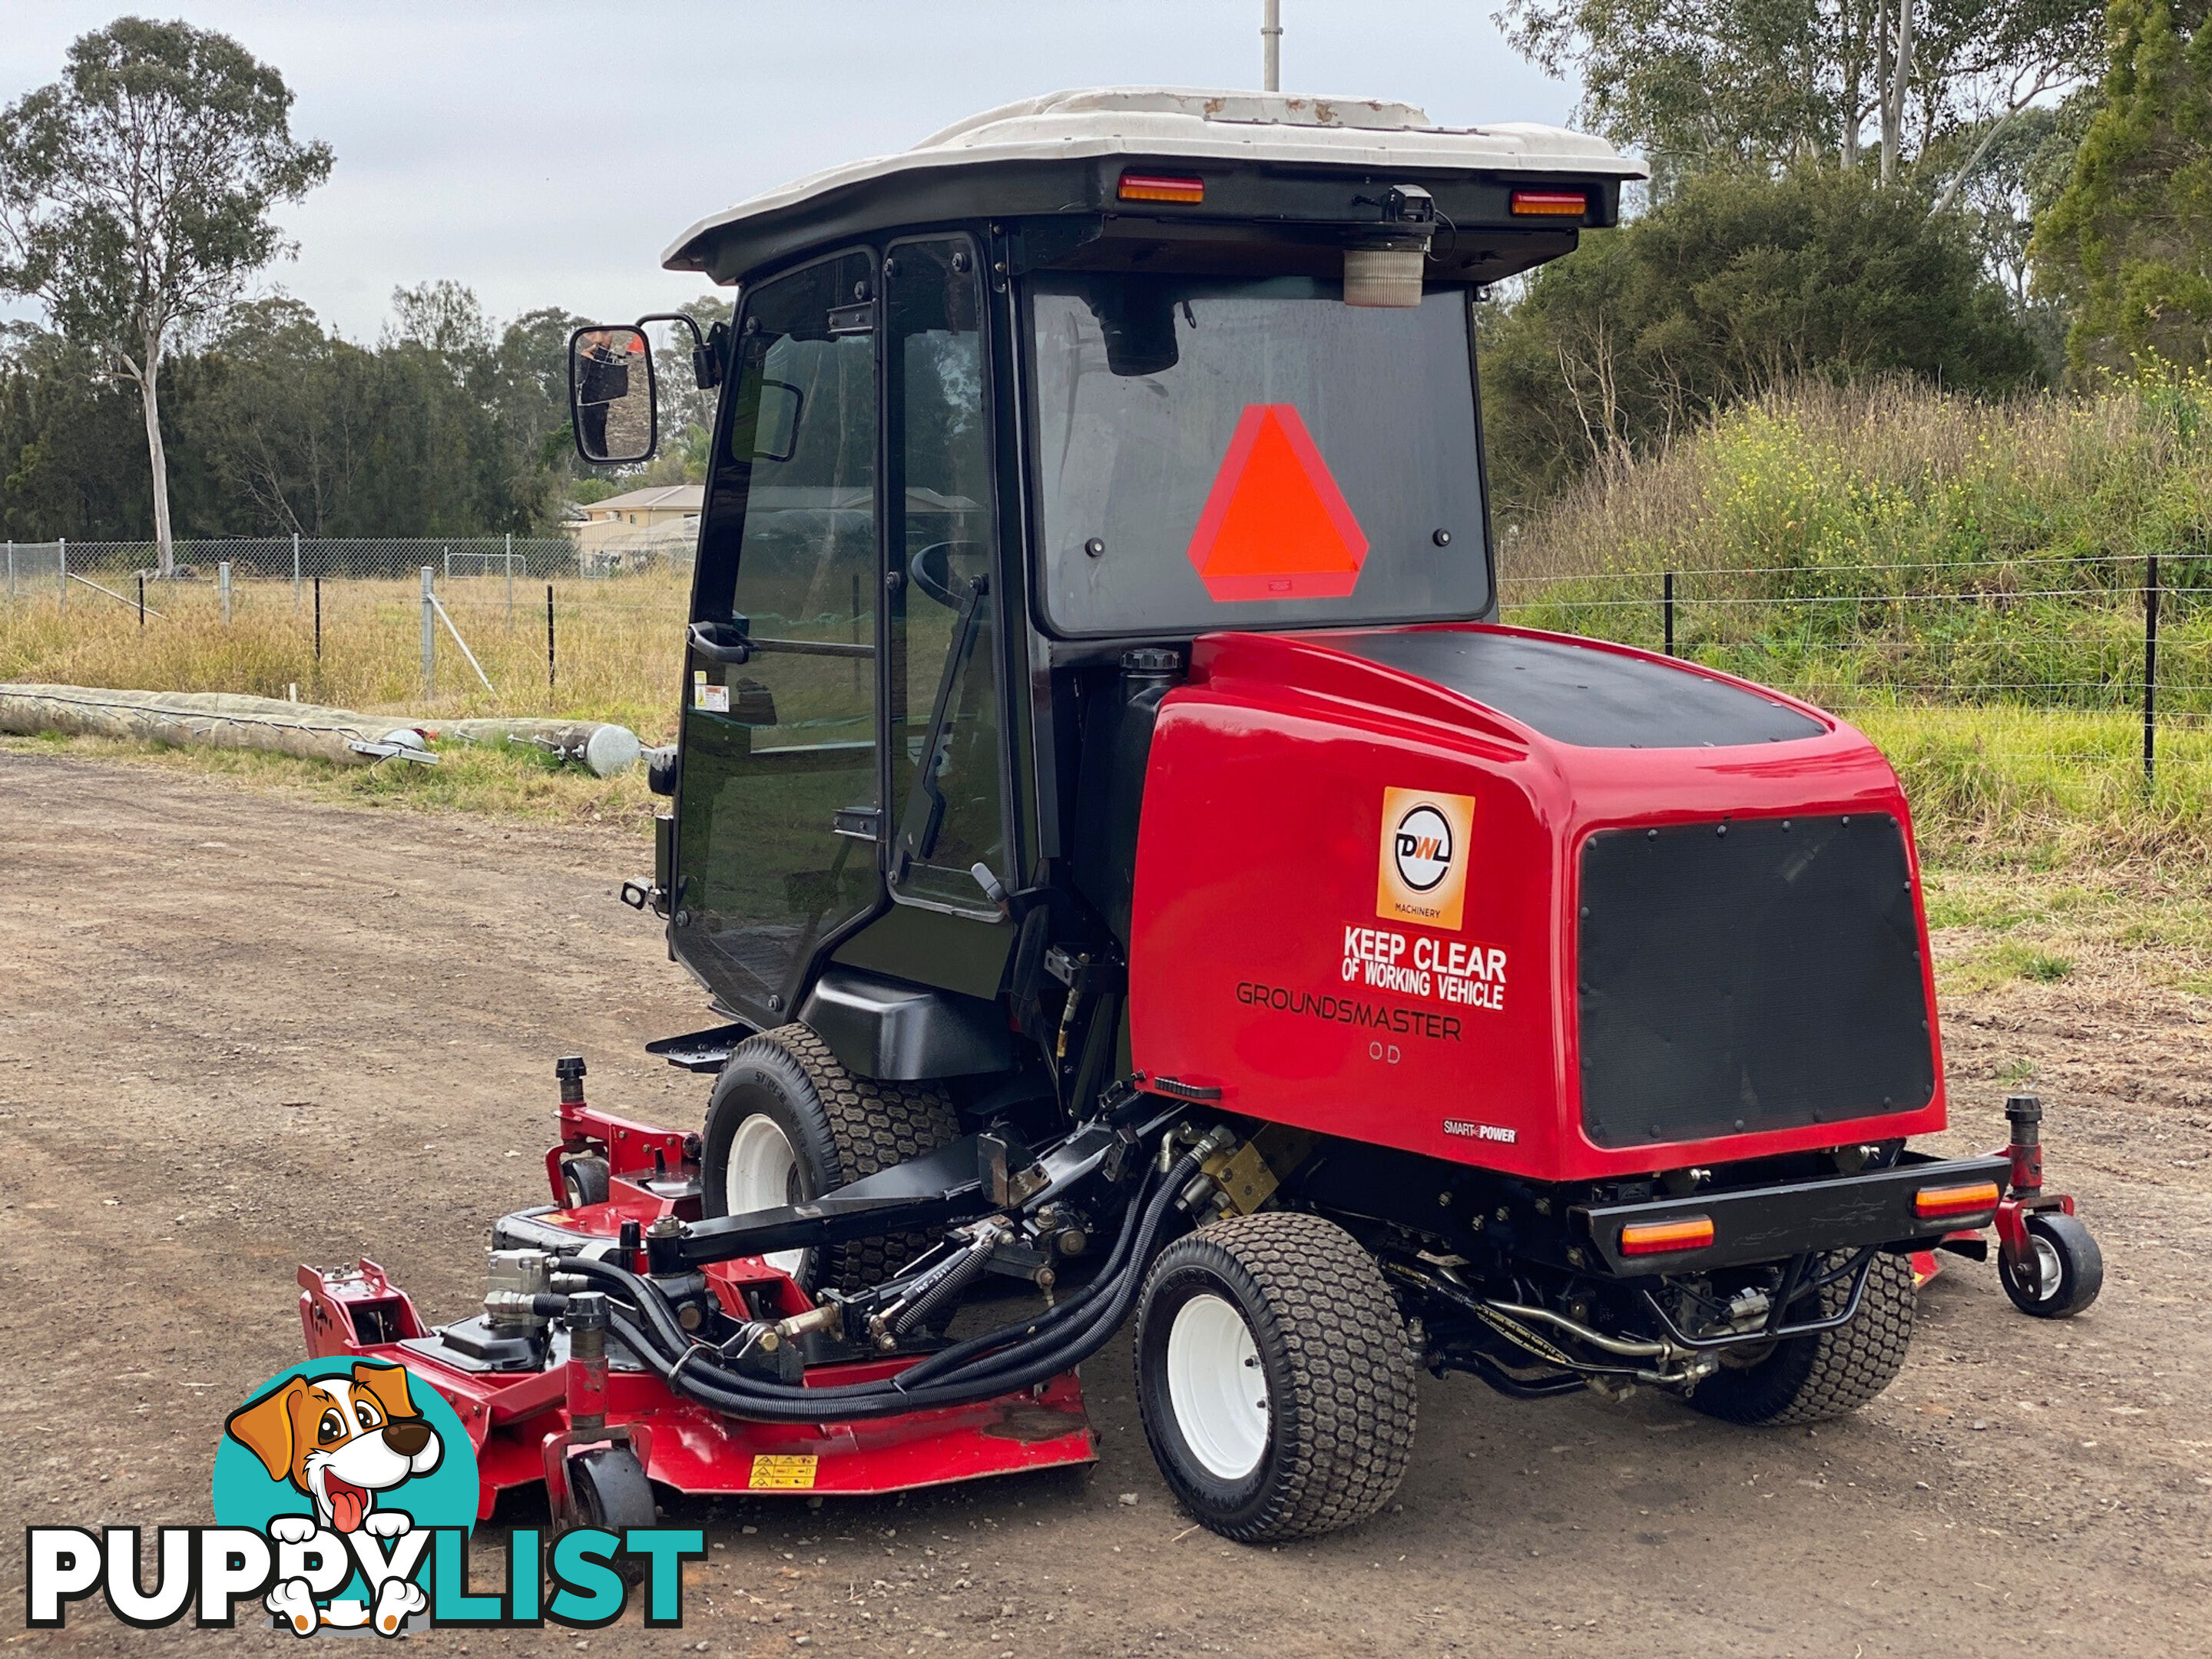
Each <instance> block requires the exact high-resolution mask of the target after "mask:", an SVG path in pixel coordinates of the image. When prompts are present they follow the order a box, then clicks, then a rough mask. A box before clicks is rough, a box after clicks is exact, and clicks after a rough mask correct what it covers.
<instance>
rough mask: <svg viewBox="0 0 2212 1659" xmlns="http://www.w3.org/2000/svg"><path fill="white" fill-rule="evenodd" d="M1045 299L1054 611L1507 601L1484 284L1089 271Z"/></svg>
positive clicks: (1447, 608) (1083, 619)
mask: <svg viewBox="0 0 2212 1659" xmlns="http://www.w3.org/2000/svg"><path fill="white" fill-rule="evenodd" d="M1027 299H1028V307H1029V325H1030V343H1031V351H1030V390H1031V403H1030V408H1031V411H1032V418H1033V420H1034V422H1035V431H1034V442H1035V448H1036V457H1037V471H1038V474H1039V483H1040V486H1041V495H1042V509H1043V511H1042V525H1043V540H1044V563H1045V568H1044V572H1043V580H1042V592H1043V597H1044V604H1045V612H1046V617H1047V619H1048V621H1049V623H1051V625H1052V626H1053V628H1054V629H1055V630H1056V631H1058V632H1060V633H1062V634H1069V635H1114V634H1131V633H1191V632H1198V631H1202V630H1205V629H1216V628H1255V627H1257V628H1276V627H1285V626H1303V625H1311V624H1314V623H1322V624H1343V623H1379V622H1400V621H1415V620H1432V619H1438V618H1453V617H1474V616H1479V615H1480V614H1481V613H1482V612H1483V611H1486V609H1487V608H1488V607H1489V604H1490V571H1489V561H1488V560H1487V558H1486V556H1485V548H1484V544H1485V540H1486V534H1485V530H1486V527H1485V523H1484V518H1483V506H1482V483H1481V466H1480V454H1479V449H1478V443H1477V440H1476V436H1475V416H1474V360H1473V357H1472V355H1471V352H1470V349H1469V346H1470V343H1469V339H1468V292H1467V290H1465V289H1438V290H1435V291H1432V292H1431V293H1430V294H1429V295H1427V296H1426V297H1425V298H1424V299H1423V301H1421V303H1420V305H1419V307H1405V308H1402V309H1381V308H1370V307H1353V306H1347V305H1345V304H1344V303H1342V301H1341V299H1340V286H1339V284H1337V283H1334V282H1322V281H1316V280H1313V279H1310V278H1307V277H1279V278H1273V279H1270V280H1266V281H1260V282H1250V281H1234V280H1224V279H1218V278H1206V277H1180V276H1176V277H1161V276H1127V275H1121V274H1107V273H1078V274H1066V275H1053V276H1042V277H1039V278H1036V279H1035V280H1033V281H1032V282H1031V283H1030V285H1029V289H1028V295H1027Z"/></svg>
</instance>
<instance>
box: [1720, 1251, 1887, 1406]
mask: <svg viewBox="0 0 2212 1659" xmlns="http://www.w3.org/2000/svg"><path fill="white" fill-rule="evenodd" d="M1842 1261H1844V1257H1843V1256H1842V1255H1831V1256H1829V1257H1828V1258H1827V1261H1826V1265H1827V1266H1828V1267H1836V1266H1838V1265H1840V1264H1841V1262H1842ZM1849 1297H1850V1280H1849V1279H1844V1280H1842V1281H1840V1282H1838V1283H1837V1284H1834V1285H1829V1286H1828V1287H1826V1289H1825V1290H1823V1291H1821V1292H1820V1310H1821V1316H1822V1317H1824V1318H1825V1317H1828V1316H1832V1315H1834V1314H1838V1313H1841V1312H1842V1311H1843V1310H1844V1303H1845V1302H1846V1300H1847V1299H1848V1298H1849ZM1798 1305H1799V1306H1800V1307H1802V1305H1803V1304H1802V1303H1800V1304H1798ZM1916 1306H1917V1292H1916V1291H1915V1290H1914V1289H1913V1284H1912V1262H1911V1258H1910V1257H1907V1256H1902V1255H1891V1254H1890V1253H1889V1252H1888V1251H1887V1250H1880V1251H1876V1252H1875V1258H1874V1265H1873V1266H1872V1267H1870V1268H1869V1269H1868V1272H1867V1284H1866V1297H1865V1299H1864V1300H1863V1301H1862V1302H1861V1303H1860V1304H1859V1311H1858V1316H1857V1318H1855V1319H1853V1320H1852V1321H1851V1322H1850V1324H1848V1325H1844V1326H1842V1327H1840V1328H1838V1329H1836V1330H1832V1331H1822V1332H1820V1334H1818V1335H1815V1336H1793V1337H1790V1338H1787V1339H1785V1340H1783V1341H1780V1342H1776V1343H1773V1344H1771V1345H1769V1346H1763V1347H1752V1348H1723V1350H1722V1351H1721V1368H1720V1370H1717V1371H1715V1372H1714V1373H1713V1374H1712V1375H1711V1376H1709V1377H1707V1378H1706V1379H1705V1381H1704V1382H1702V1383H1699V1384H1698V1386H1697V1388H1696V1389H1695V1390H1694V1391H1693V1392H1692V1394H1691V1395H1690V1404H1691V1405H1692V1406H1693V1407H1696V1408H1697V1409H1698V1410H1699V1411H1701V1412H1703V1413H1705V1415H1706V1416H1708V1417H1717V1418H1720V1419H1723V1421H1725V1422H1729V1423H1741V1424H1744V1425H1748V1426H1750V1427H1753V1428H1784V1427H1787V1426H1789V1425H1792V1424H1796V1423H1821V1422H1826V1420H1827V1419H1829V1418H1832V1417H1841V1416H1843V1415H1844V1413H1847V1412H1855V1411H1857V1409H1858V1408H1859V1407H1862V1406H1863V1405H1865V1404H1866V1402H1867V1401H1869V1400H1871V1399H1873V1398H1874V1397H1875V1395H1878V1394H1880V1393H1881V1391H1882V1390H1883V1389H1886V1388H1887V1387H1888V1386H1889V1385H1890V1382H1891V1380H1892V1379H1893V1378H1894V1377H1895V1376H1896V1375H1897V1373H1898V1370H1899V1368H1900V1367H1901V1366H1902V1365H1903V1364H1905V1349H1906V1348H1907V1347H1908V1346H1911V1341H1912V1315H1913V1311H1914V1309H1915V1307H1916ZM1800 1317H1802V1316H1800Z"/></svg>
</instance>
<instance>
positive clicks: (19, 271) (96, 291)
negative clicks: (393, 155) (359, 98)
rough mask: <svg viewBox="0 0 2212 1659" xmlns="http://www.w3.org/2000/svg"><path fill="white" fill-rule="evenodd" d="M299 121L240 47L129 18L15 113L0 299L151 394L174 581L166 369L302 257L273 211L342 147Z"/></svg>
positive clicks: (3, 189)
mask: <svg viewBox="0 0 2212 1659" xmlns="http://www.w3.org/2000/svg"><path fill="white" fill-rule="evenodd" d="M291 107H292V93H291V91H290V89H289V88H287V87H286V86H285V84H284V78H283V76H282V75H280V74H279V73H278V72H277V71H276V69H275V68H273V67H272V66H270V64H264V63H263V62H261V61H260V60H258V58H254V57H253V56H252V53H250V52H247V51H246V48H245V47H243V46H240V45H239V43H238V42H237V41H235V40H232V39H231V38H230V37H229V36H228V35H225V34H220V33H215V32H213V31H211V30H207V29H199V28H195V27H192V26H191V24H189V23H182V22H153V21H148V20H146V19H143V18H137V17H125V18H121V19H118V21H115V22H113V23H112V24H110V25H109V26H108V27H106V28H104V29H97V30H94V31H93V32H92V33H88V34H85V35H81V36H80V37H78V39H77V40H76V41H75V42H74V43H73V44H72V45H71V46H70V49H69V56H68V59H67V63H66V65H65V67H64V70H63V74H62V77H61V79H59V80H58V81H56V82H52V84H50V85H47V86H44V87H40V88H37V89H36V90H35V91H33V92H30V93H27V94H24V95H23V96H22V97H21V98H19V99H17V100H15V102H14V103H12V104H10V105H9V106H7V108H6V109H5V110H4V111H0V289H6V290H8V291H9V292H12V293H15V294H18V295H27V296H30V297H33V298H35V299H36V300H38V301H40V303H41V304H43V305H44V307H46V312H47V313H48V315H49V316H50V317H51V319H52V321H53V324H54V325H55V326H56V327H57V328H58V329H59V330H60V331H62V332H63V333H64V335H66V336H68V337H70V339H71V340H73V341H76V342H77V343H81V344H82V345H85V346H88V347H89V348H91V349H93V350H94V351H95V352H96V353H97V354H98V357H99V360H100V362H101V363H102V368H103V371H104V372H106V373H108V374H116V375H119V376H120V377H121V378H122V379H124V380H126V381H127V382H129V383H130V384H131V386H134V387H135V388H136V389H137V393H138V401H139V405H140V412H141V414H142V415H143V418H144V422H145V428H146V449H147V458H148V461H149V470H150V473H151V477H152V482H153V495H154V503H153V504H154V535H155V543H156V544H157V547H158V555H157V557H158V562H159V566H160V568H161V572H162V574H165V575H166V574H169V573H170V572H171V571H172V570H173V568H174V562H175V555H174V551H173V539H174V538H173V532H172V527H171V523H170V513H169V477H168V471H169V470H168V460H167V453H166V452H165V450H164V448H163V446H162V437H161V370H162V367H163V364H164V362H165V361H166V360H167V357H168V356H170V354H171V353H172V352H173V351H174V350H176V349H178V347H179V345H180V344H182V343H185V342H186V341H188V340H190V339H191V337H193V336H194V335H195V334H196V333H197V332H199V331H204V330H206V329H207V328H209V327H210V325H213V324H215V323H216V322H217V321H219V320H220V319H222V316H223V315H224V313H226V312H227V311H228V309H229V308H230V307H231V306H232V305H233V304H234V302H235V301H237V300H238V298H239V296H240V294H241V293H242V292H243V290H244V289H245V286H246V282H247V280H248V279H249V278H250V277H251V276H252V275H253V274H254V273H255V272H256V271H258V270H262V269H263V268H264V267H265V266H267V265H268V264H270V262H271V261H272V260H274V259H276V258H278V257H279V256H280V255H283V254H286V253H289V252H290V248H289V245H288V244H287V243H286V242H285V240H284V239H283V233H282V232H281V231H280V230H279V229H278V228H277V227H276V224H275V223H274V222H272V221H271V219H270V213H271V211H272V210H274V209H275V208H276V206H278V205H279V204H283V203H287V202H296V201H298V200H299V199H301V197H303V196H305V195H306V194H307V191H310V190H312V189H313V188H314V187H315V186H316V185H319V184H320V183H321V182H322V181H323V180H324V179H326V178H327V177H328V176H329V175H330V170H331V149H330V146H329V145H327V144H325V143H319V142H315V141H305V142H303V141H301V140H300V139H296V138H295V137H293V135H292V131H291Z"/></svg>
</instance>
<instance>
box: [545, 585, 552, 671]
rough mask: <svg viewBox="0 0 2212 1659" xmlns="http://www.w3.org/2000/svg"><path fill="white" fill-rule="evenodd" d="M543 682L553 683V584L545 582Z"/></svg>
mask: <svg viewBox="0 0 2212 1659" xmlns="http://www.w3.org/2000/svg"><path fill="white" fill-rule="evenodd" d="M545 684H548V685H550V684H553V584H552V583H551V582H548V583H546V584H545Z"/></svg>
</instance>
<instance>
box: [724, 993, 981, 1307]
mask: <svg viewBox="0 0 2212 1659" xmlns="http://www.w3.org/2000/svg"><path fill="white" fill-rule="evenodd" d="M761 1035H762V1036H763V1038H765V1039H766V1040H767V1041H769V1042H774V1043H775V1044H776V1045H777V1046H779V1047H780V1048H782V1049H783V1050H784V1052H785V1053H787V1054H789V1055H790V1056H791V1057H792V1059H793V1060H795V1061H797V1062H798V1065H799V1070H801V1071H802V1072H804V1073H805V1074H806V1080H807V1083H808V1085H809V1086H811V1088H812V1089H813V1091H814V1097H815V1098H816V1099H817V1101H819V1102H820V1103H821V1106H822V1112H823V1116H824V1117H826V1118H827V1119H828V1120H829V1137H830V1140H831V1142H832V1144H833V1145H834V1146H836V1151H837V1158H838V1162H839V1165H840V1167H839V1168H838V1169H837V1170H835V1171H834V1172H832V1183H831V1184H832V1185H833V1186H843V1185H845V1184H847V1183H848V1182H854V1181H858V1180H860V1178H861V1177H862V1176H872V1175H874V1174H876V1173H877V1172H878V1171H879V1170H888V1169H890V1167H891V1166H892V1165H893V1164H902V1163H904V1162H905V1161H906V1160H907V1159H908V1158H919V1157H921V1155H922V1154H923V1153H925V1152H935V1151H937V1150H938V1149H939V1147H941V1146H948V1145H950V1144H951V1142H952V1141H954V1140H957V1139H959V1137H960V1113H959V1110H958V1109H957V1107H955V1106H954V1105H953V1103H952V1096H951V1093H950V1092H949V1091H947V1090H946V1089H945V1085H943V1084H941V1083H881V1082H878V1081H876V1080H875V1079H871V1078H862V1077H854V1075H853V1074H852V1073H850V1072H848V1071H847V1070H846V1069H845V1066H844V1063H843V1062H842V1060H839V1059H838V1058H837V1056H836V1054H832V1053H830V1051H829V1044H828V1043H826V1042H823V1040H822V1039H821V1038H820V1037H819V1036H817V1035H816V1034H815V1032H814V1031H813V1030H811V1028H810V1027H808V1026H805V1025H802V1024H799V1023H798V1022H797V1021H795V1020H794V1021H793V1022H792V1023H791V1024H787V1025H779V1026H776V1027H775V1029H774V1030H769V1031H764V1032H763V1033H762V1034H761ZM931 1242H932V1241H931V1240H930V1239H929V1238H928V1237H926V1236H924V1235H921V1234H917V1233H893V1234H887V1235H884V1236H883V1237H877V1238H862V1239H853V1240H848V1242H847V1243H843V1244H841V1245H832V1246H831V1247H829V1249H828V1250H826V1251H825V1252H824V1253H823V1261H824V1265H823V1273H822V1275H821V1277H822V1280H823V1283H824V1284H834V1285H836V1286H837V1288H838V1289H840V1290H843V1291H859V1290H864V1289H866V1287H867V1286H869V1285H876V1284H880V1283H881V1282H882V1281H883V1280H884V1279H886V1278H888V1277H889V1276H890V1274H892V1273H896V1271H897V1270H898V1269H899V1268H901V1267H903V1266H905V1265H906V1263H907V1262H908V1261H912V1260H913V1259H914V1258H915V1256H916V1255H920V1254H921V1252H922V1251H923V1250H925V1249H927V1248H928V1247H929V1245H930V1243H931Z"/></svg>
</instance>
